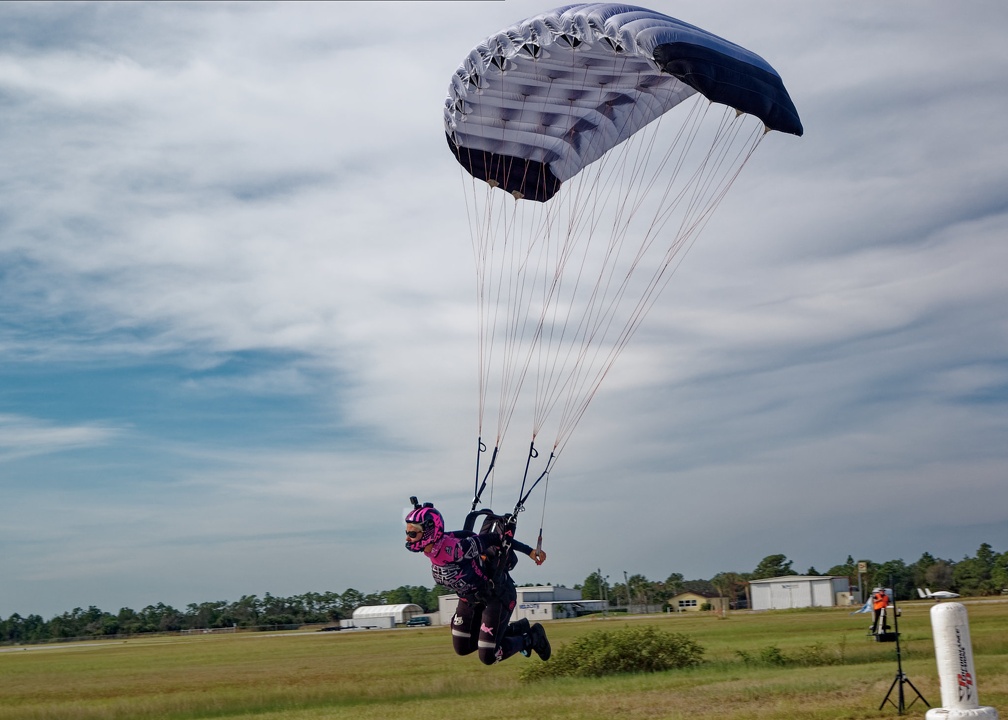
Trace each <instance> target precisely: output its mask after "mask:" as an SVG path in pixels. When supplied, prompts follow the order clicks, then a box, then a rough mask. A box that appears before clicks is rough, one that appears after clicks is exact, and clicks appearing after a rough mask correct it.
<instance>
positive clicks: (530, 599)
mask: <svg viewBox="0 0 1008 720" xmlns="http://www.w3.org/2000/svg"><path fill="white" fill-rule="evenodd" d="M517 593H518V602H517V604H516V605H515V609H514V612H513V613H512V614H511V622H514V621H515V620H521V619H522V618H525V619H527V620H528V621H529V622H532V623H535V622H540V621H542V620H559V619H561V618H572V617H577V616H579V615H586V614H588V613H595V612H602V611H603V610H604V609H605V601H603V600H582V599H581V591H580V590H572V589H570V588H567V587H564V586H563V585H527V586H525V587H520V588H517ZM456 605H458V595H455V594H454V593H453V594H451V595H442V596H441V597H439V598H438V616H439V621H440V623H441V624H442V625H448V624H450V623H451V619H452V615H454V614H455V606H456Z"/></svg>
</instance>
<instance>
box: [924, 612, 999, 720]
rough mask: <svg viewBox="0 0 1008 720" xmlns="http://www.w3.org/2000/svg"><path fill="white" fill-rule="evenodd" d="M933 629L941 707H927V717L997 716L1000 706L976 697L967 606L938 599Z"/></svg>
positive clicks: (995, 719) (942, 719) (985, 719)
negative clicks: (986, 703) (989, 705)
mask: <svg viewBox="0 0 1008 720" xmlns="http://www.w3.org/2000/svg"><path fill="white" fill-rule="evenodd" d="M931 629H932V631H933V632H934V644H935V661H936V662H937V663H938V678H939V680H940V682H941V701H942V707H940V708H931V709H930V710H928V711H927V713H926V714H925V716H924V717H925V718H926V720H957V719H958V718H970V720H980V719H981V718H982V719H983V720H998V712H997V710H995V709H994V708H992V707H981V706H980V699H979V698H978V697H977V682H976V671H975V670H974V669H973V644H972V643H971V642H970V633H969V621H968V619H967V617H966V606H965V605H963V604H962V603H957V602H946V603H938V604H937V605H935V606H934V607H932V608H931Z"/></svg>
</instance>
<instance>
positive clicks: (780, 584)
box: [749, 575, 851, 610]
mask: <svg viewBox="0 0 1008 720" xmlns="http://www.w3.org/2000/svg"><path fill="white" fill-rule="evenodd" d="M749 594H750V598H751V600H752V609H753V610H787V609H790V608H805V607H838V606H848V605H850V604H851V592H850V581H849V580H848V579H847V578H846V577H840V576H836V575H786V576H784V577H774V578H765V579H763V580H750V581H749Z"/></svg>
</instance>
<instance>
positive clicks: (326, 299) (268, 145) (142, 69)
mask: <svg viewBox="0 0 1008 720" xmlns="http://www.w3.org/2000/svg"><path fill="white" fill-rule="evenodd" d="M550 7H551V5H543V4H541V3H536V2H527V1H525V0H516V1H514V2H510V1H509V2H471V3H456V2H444V3H441V2H430V3H414V2H407V3H391V2H390V3H333V4H322V3H309V4H297V3H283V4H260V3H254V4H253V3H237V4H207V3H199V4H194V3H182V4H170V3H157V4H154V3H108V4H104V3H102V4H90V3H74V4H63V3H55V4H38V3H4V4H2V5H0V108H2V109H0V157H2V158H3V162H2V163H0V517H2V522H0V617H8V616H10V615H12V614H14V613H19V614H21V615H27V614H31V613H37V614H40V615H42V616H43V617H45V618H49V617H51V616H53V615H56V614H60V613H62V612H64V611H67V610H71V609H73V608H75V607H88V606H90V605H95V606H97V607H99V608H101V609H103V610H106V611H109V612H116V611H117V610H118V609H119V608H121V607H131V608H134V609H141V608H143V607H145V606H147V605H150V604H156V603H158V602H164V603H167V604H170V605H174V606H175V607H178V608H180V609H184V608H185V606H186V605H187V604H190V603H200V602H205V601H214V600H227V601H233V600H237V599H238V598H240V597H241V596H242V595H253V594H255V595H260V596H262V595H263V594H265V593H267V592H269V593H271V594H273V595H281V596H289V595H296V594H300V593H305V592H323V591H334V592H343V591H344V590H346V589H348V588H354V589H357V590H359V591H361V592H364V593H368V592H377V591H380V590H385V589H391V588H394V587H398V586H400V585H425V586H428V587H430V586H431V585H432V584H433V583H432V580H431V577H430V573H429V567H428V564H427V563H426V561H425V560H423V558H421V557H418V556H415V555H413V554H411V553H409V552H407V551H406V550H405V549H404V548H403V535H402V532H403V528H402V519H403V517H404V514H405V512H406V511H407V509H408V502H407V499H408V497H409V496H410V495H417V496H419V497H420V498H421V499H422V500H430V501H432V502H434V503H435V504H436V505H437V506H438V507H439V508H440V509H441V510H442V511H443V512H444V513H445V515H446V516H447V521H448V524H449V525H456V526H457V525H461V522H462V519H463V515H464V513H465V512H466V511H467V510H468V508H469V502H470V500H471V497H472V493H473V477H474V468H473V459H474V454H475V452H474V451H475V445H476V436H477V420H476V417H477V407H476V405H477V370H476V367H477V365H476V362H477V361H476V347H477V345H476V332H477V331H476V311H475V302H474V287H475V274H474V269H473V260H472V252H471V249H470V245H469V236H468V228H467V225H466V222H465V217H464V214H465V209H464V208H465V204H464V202H463V201H462V198H461V197H460V195H461V192H460V189H459V181H458V179H459V170H458V165H457V163H456V162H455V160H454V158H453V157H452V155H451V153H450V152H449V151H448V148H447V146H446V143H445V138H444V126H443V119H442V107H443V102H444V98H445V95H446V93H447V88H448V82H449V78H450V76H451V74H452V73H453V72H454V70H455V68H456V67H458V65H459V64H460V62H461V61H462V59H463V58H464V57H465V56H466V55H467V54H468V52H469V50H470V49H471V48H472V47H473V46H474V45H476V44H477V43H478V42H480V41H481V40H483V39H484V38H485V37H487V36H488V35H490V34H491V33H495V32H496V31H497V30H499V29H501V28H503V27H505V26H508V25H510V24H512V23H514V22H517V21H518V20H521V19H522V18H525V17H528V16H531V15H534V14H537V13H539V12H542V11H544V10H547V9H549V8H550ZM651 7H652V8H653V9H655V10H658V11H661V12H664V13H666V14H669V15H672V16H675V17H678V18H680V19H682V20H685V21H687V22H690V23H693V24H695V25H699V26H701V27H704V28H706V29H708V30H710V31H711V32H714V33H716V34H718V35H721V36H723V37H726V38H728V39H730V40H732V41H734V42H736V43H738V44H740V45H743V46H745V47H747V48H749V49H751V50H753V51H754V52H756V53H758V54H759V55H761V56H762V57H764V58H765V59H767V60H768V61H769V62H770V63H771V64H772V65H773V66H774V67H775V68H776V69H777V71H778V72H779V73H780V75H781V77H782V78H783V79H784V83H785V85H786V86H787V89H788V91H789V92H790V95H791V97H792V99H793V100H794V102H795V105H796V106H797V108H798V111H799V113H800V115H801V118H802V122H803V124H804V127H805V135H804V136H803V137H801V138H796V137H793V136H790V135H782V134H780V133H772V134H771V135H769V136H768V137H767V138H766V139H765V140H764V142H763V143H762V145H761V146H760V148H759V150H758V151H757V153H756V155H755V157H754V158H753V159H752V160H751V161H750V162H749V164H748V165H747V166H746V168H745V169H744V171H743V173H742V175H741V176H740V178H739V179H738V181H737V182H736V183H735V185H734V186H733V188H732V190H731V192H730V193H729V195H728V197H727V198H726V199H725V201H724V202H723V203H722V204H721V206H720V209H719V211H718V213H717V215H716V216H715V219H714V220H713V221H712V222H710V223H709V225H708V226H707V228H706V230H705V232H704V234H703V236H702V237H701V238H700V240H699V241H698V242H697V243H696V245H695V246H694V247H693V249H692V250H691V251H690V253H689V255H688V257H687V258H686V260H685V262H684V263H683V264H682V265H681V267H680V268H679V269H678V271H677V273H676V275H675V277H674V279H673V281H672V283H671V284H670V286H669V287H668V288H667V290H666V292H665V293H664V294H663V296H662V297H661V299H660V301H659V302H658V304H657V305H656V306H655V307H654V309H653V310H652V312H651V314H650V315H649V316H648V318H647V321H646V322H645V324H644V326H643V327H642V328H641V330H640V332H638V334H637V335H636V336H635V338H634V341H633V343H632V345H631V347H630V349H628V351H627V352H626V353H625V354H624V356H623V357H621V358H620V362H618V363H617V364H616V366H615V368H614V370H613V372H612V373H611V375H610V377H608V378H607V379H606V382H605V384H603V386H602V390H601V391H600V393H599V394H598V396H597V397H596V398H595V400H594V401H593V403H592V405H591V406H590V407H589V409H588V412H587V414H586V415H585V416H584V418H583V419H582V421H581V422H580V424H579V425H578V427H577V429H576V431H575V433H574V435H573V436H572V438H571V440H570V442H569V444H568V445H567V447H566V449H565V450H564V454H563V456H562V458H561V460H560V462H558V464H557V466H556V467H555V469H554V471H553V472H552V473H551V475H550V484H549V496H548V501H547V503H546V506H545V511H543V510H542V509H541V503H538V504H537V503H536V502H535V501H531V502H530V504H529V507H530V511H529V512H528V513H526V515H527V516H528V521H526V520H525V519H524V517H523V519H522V522H521V524H520V525H519V533H518V535H519V538H520V539H525V540H526V541H532V542H534V535H535V532H536V529H537V528H535V527H533V526H538V524H539V520H540V518H542V519H543V526H544V537H543V548H544V549H545V550H546V551H547V552H548V554H549V558H548V560H547V562H546V563H545V564H544V565H543V566H542V567H539V568H536V567H535V566H533V565H532V564H531V563H524V564H522V565H520V566H519V568H518V569H517V570H516V571H515V578H516V580H518V581H519V582H522V583H525V582H528V583H563V584H566V585H568V586H571V585H574V584H576V583H581V582H583V581H584V579H585V578H586V577H587V576H588V575H590V574H591V573H593V572H595V571H596V570H599V571H601V573H602V574H603V575H604V576H609V577H610V579H611V581H612V582H616V581H622V576H623V573H624V572H626V573H629V574H631V575H633V574H642V575H644V576H646V577H648V578H650V579H652V580H664V579H665V578H666V577H668V576H669V575H670V574H672V573H676V572H678V573H681V574H682V575H684V576H685V577H686V578H709V577H711V576H713V575H714V574H716V573H718V572H722V571H735V572H749V571H751V570H753V569H754V568H755V567H756V565H757V564H758V563H759V561H760V560H761V559H763V558H764V557H766V556H768V555H771V554H778V553H781V554H784V555H786V556H787V558H788V559H789V560H791V561H792V562H793V567H794V569H795V570H796V571H799V572H804V571H805V570H806V569H808V568H809V567H810V566H814V567H815V568H817V569H818V570H819V571H820V572H822V571H825V570H827V569H829V567H831V566H833V565H837V564H842V563H843V562H845V560H846V559H847V557H848V555H850V556H853V557H854V558H855V559H868V560H873V561H876V562H883V561H886V560H891V559H897V558H902V559H903V560H904V561H906V562H907V563H912V562H914V561H916V560H917V559H918V558H919V557H920V556H921V554H922V553H924V552H930V553H931V554H932V555H934V556H936V557H941V558H946V559H951V560H959V559H961V558H963V557H964V556H967V555H970V556H971V555H973V554H975V552H976V550H977V548H978V547H979V546H980V544H981V543H985V542H986V543H990V544H991V545H992V546H993V547H994V549H995V550H996V551H998V552H1003V551H1005V550H1008V477H1006V475H1008V311H1006V308H1008V276H1006V273H1005V271H1006V268H1008V243H1006V241H1005V238H1006V237H1008V193H1006V188H1008V163H1006V162H1005V158H1006V157H1008V139H1006V137H1008V136H1006V133H1005V132H1004V130H1003V128H1004V122H1005V121H1004V118H1005V117H1008V93H1006V92H1005V87H1004V78H1005V76H1008V53H1005V51H1004V46H1003V37H1002V36H1003V30H1004V28H1005V27H1008V6H1006V5H1005V4H1004V3H1003V2H1000V0H989V1H978V2H970V3H956V4H949V3H944V2H930V1H929V2H923V3H922V2H916V1H915V2H899V1H897V2H887V3H877V2H872V1H869V0H854V1H853V2H845V3H807V2H802V1H801V0H769V1H768V2H764V3H760V5H759V12H757V11H756V8H755V7H754V6H753V5H752V3H748V2H743V1H742V0H725V1H724V2H718V3H710V2H706V1H703V2H701V1H700V0H684V1H683V2H674V3H673V2H665V1H664V0H657V1H655V2H652V4H651ZM506 482H507V481H506V479H502V478H500V477H498V479H497V483H498V485H497V488H501V489H500V490H498V489H495V492H500V493H502V494H501V496H500V497H507V498H510V497H511V493H513V492H516V491H515V490H513V489H511V490H508V491H507V493H505V490H504V489H503V488H505V487H506ZM501 483H505V484H504V485H502V484H501ZM511 502H512V501H511V500H510V499H509V500H508V502H507V503H506V505H509V504H510V503H511ZM502 509H503V508H502ZM541 513H544V514H541Z"/></svg>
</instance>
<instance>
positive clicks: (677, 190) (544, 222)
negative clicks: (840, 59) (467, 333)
mask: <svg viewBox="0 0 1008 720" xmlns="http://www.w3.org/2000/svg"><path fill="white" fill-rule="evenodd" d="M444 122H445V133H446V135H447V139H448V145H449V147H450V148H451V151H452V153H453V154H454V155H455V157H456V159H457V160H458V161H459V163H460V165H461V168H460V175H461V177H462V185H463V191H464V198H465V202H466V210H467V218H468V220H469V230H470V235H471V240H472V247H473V256H474V259H475V263H476V281H477V282H476V290H477V305H478V317H479V343H478V348H479V353H478V354H479V371H480V375H479V442H478V447H479V452H478V453H477V462H476V466H477V467H476V492H475V497H476V499H477V501H478V499H479V497H480V494H481V492H482V489H483V487H485V486H486V482H487V478H491V479H492V477H491V471H492V470H493V469H494V468H495V467H497V466H498V465H501V464H502V463H501V462H499V460H498V457H499V456H498V450H500V449H501V448H502V441H503V439H504V436H505V433H506V431H507V428H508V427H509V426H510V425H511V423H512V421H515V423H522V424H524V419H525V418H527V419H528V424H527V425H525V427H527V428H528V429H529V430H530V435H531V443H530V445H529V446H528V453H527V455H526V456H525V457H524V458H522V460H523V461H524V463H523V464H524V467H525V479H523V480H522V490H521V492H520V493H519V503H518V505H517V506H516V512H518V511H519V510H520V509H521V505H522V503H523V502H524V499H525V497H527V493H526V492H525V480H527V479H528V478H529V477H530V476H529V472H530V466H531V465H532V464H533V463H532V461H533V460H536V459H537V458H539V453H538V450H537V448H536V444H537V438H541V436H542V435H545V434H546V433H550V434H551V435H552V449H551V451H550V453H549V460H547V461H546V464H545V470H543V471H542V474H540V475H539V479H542V478H543V477H546V476H547V475H548V473H549V470H550V468H551V467H552V463H553V460H554V459H555V458H556V457H557V456H558V455H559V453H560V451H561V449H562V447H563V446H564V445H565V444H566V442H567V440H568V439H569V437H570V434H571V432H572V430H573V428H574V426H575V425H576V424H577V423H578V422H579V421H580V419H581V417H582V416H583V415H584V412H585V409H586V408H587V406H588V404H589V402H590V401H591V400H592V398H593V397H594V395H595V394H596V391H597V389H598V388H599V386H600V384H601V382H602V381H603V379H604V378H605V377H606V375H607V374H608V372H609V370H610V369H611V367H612V366H613V363H614V362H615V360H616V358H617V356H619V355H620V353H622V352H623V350H624V348H625V347H626V345H627V343H628V342H629V340H630V338H631V336H632V335H633V334H634V333H635V332H636V330H637V329H638V327H639V326H640V324H641V322H642V320H643V318H644V316H645V315H646V314H647V312H648V311H649V310H650V309H651V308H652V306H653V305H654V303H655V301H656V299H657V297H658V295H659V294H660V293H661V291H662V289H663V288H664V287H665V286H666V285H667V284H668V282H669V280H670V278H671V276H672V274H673V273H674V272H675V270H676V268H677V267H678V266H679V263H680V262H681V261H682V258H683V256H684V255H685V253H686V251H687V250H688V249H689V248H690V247H691V246H692V244H693V242H694V241H695V240H696V238H697V237H698V235H699V233H700V232H701V230H702V229H703V228H704V227H705V226H706V224H707V223H708V222H709V220H710V218H711V216H712V213H713V212H714V210H716V208H717V207H718V205H719V204H720V203H721V201H722V200H723V198H724V196H725V193H726V192H727V191H728V189H729V187H730V186H731V184H732V183H733V182H734V180H735V178H736V177H737V176H738V173H739V172H740V170H741V168H742V167H743V166H744V165H745V163H746V162H747V160H748V159H749V158H750V157H751V155H752V153H753V152H754V151H755V149H756V147H757V146H758V145H759V144H760V142H761V141H762V139H763V138H764V137H765V136H766V135H767V131H768V130H777V131H780V132H783V133H790V134H793V135H801V134H802V125H801V121H800V120H799V118H798V113H797V111H796V110H795V106H794V104H793V103H792V102H791V98H790V97H789V96H788V93H787V91H786V90H785V89H784V85H783V83H782V82H781V79H780V77H779V76H778V75H777V73H776V72H775V71H774V69H773V68H772V67H771V66H770V65H769V64H768V63H767V62H766V61H765V60H763V59H762V58H760V57H759V56H758V55H756V54H754V53H752V52H750V51H748V50H746V49H744V48H741V47H739V46H738V45H735V44H733V43H731V42H728V41H727V40H724V39H722V38H719V37H717V36H715V35H712V34H711V33H708V32H706V31H704V30H701V29H700V28H697V27H694V26H692V25H689V24H687V23H684V22H681V21H679V20H675V19H673V18H670V17H667V16H665V15H662V14H660V13H656V12H652V11H650V10H645V9H642V8H637V7H632V6H629V5H619V4H602V3H600V4H586V5H571V6H568V7H563V8H559V9H557V10H553V11H550V12H547V13H543V14H542V15H537V16H535V17H532V18H529V19H527V20H524V21H522V22H519V23H517V24H515V25H512V26H510V27H508V28H505V29H503V30H501V31H500V32H497V33H495V34H493V35H491V36H490V37H489V38H487V39H486V40H484V41H483V42H481V43H480V44H479V45H477V46H476V47H475V48H474V49H473V50H472V51H471V52H470V53H469V54H468V56H467V57H466V58H465V60H464V61H463V62H462V64H461V65H460V66H459V68H458V69H457V70H456V71H455V73H454V74H453V75H452V76H451V82H450V86H449V89H448V96H447V98H446V100H445V106H444ZM631 384H632V383H631ZM494 411H496V429H495V431H494V432H495V433H496V435H495V438H494V440H493V444H492V447H493V448H494V450H493V458H492V459H491V460H490V463H489V465H490V467H489V469H487V471H486V475H485V476H483V486H481V485H480V484H479V481H480V478H481V471H480V460H479V458H480V453H482V452H483V451H484V450H486V449H488V448H489V447H490V446H491V445H490V435H489V434H486V433H485V432H484V431H485V430H487V429H488V428H487V427H486V426H485V424H484V421H485V420H486V421H487V423H486V424H487V425H489V423H490V420H491V419H492V415H493V413H494ZM484 439H486V440H487V442H486V443H484V442H483V441H484ZM546 439H547V440H549V439H550V438H546ZM508 451H510V449H509V450H508ZM506 454H507V453H506V452H505V451H502V452H501V455H500V457H501V458H503V459H504V460H503V464H507V461H508V458H507V457H506ZM511 460H514V458H511ZM539 462H540V463H541V462H542V461H541V460H540V461H539ZM536 473H538V470H537V469H535V470H534V472H533V475H532V477H535V474H536ZM539 479H537V480H535V482H534V483H533V487H534V486H535V484H538V482H539ZM529 492H531V490H529ZM544 494H545V493H544ZM475 506H476V502H474V504H473V507H475Z"/></svg>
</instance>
